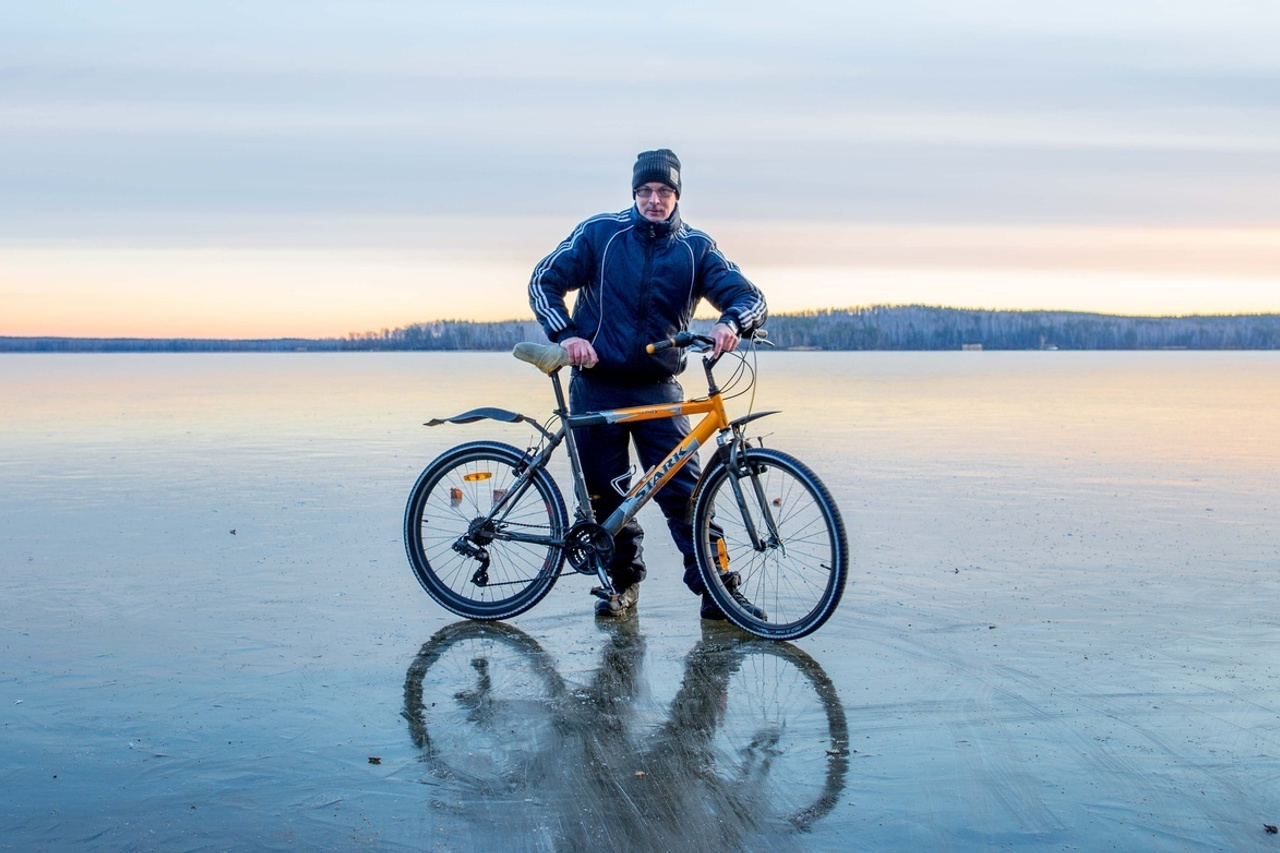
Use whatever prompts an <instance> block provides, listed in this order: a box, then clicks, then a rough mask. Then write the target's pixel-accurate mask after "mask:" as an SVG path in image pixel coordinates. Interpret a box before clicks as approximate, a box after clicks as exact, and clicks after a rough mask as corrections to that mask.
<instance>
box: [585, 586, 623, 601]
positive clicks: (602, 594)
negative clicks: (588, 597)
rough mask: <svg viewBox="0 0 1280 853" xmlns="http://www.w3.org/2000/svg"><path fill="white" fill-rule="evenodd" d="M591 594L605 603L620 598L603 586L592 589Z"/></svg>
mask: <svg viewBox="0 0 1280 853" xmlns="http://www.w3.org/2000/svg"><path fill="white" fill-rule="evenodd" d="M591 594H592V595H594V596H595V597H596V598H599V599H603V600H604V601H608V600H609V599H611V598H617V597H618V594H617V593H616V592H614V591H613V590H612V589H609V588H607V587H603V586H593V587H591Z"/></svg>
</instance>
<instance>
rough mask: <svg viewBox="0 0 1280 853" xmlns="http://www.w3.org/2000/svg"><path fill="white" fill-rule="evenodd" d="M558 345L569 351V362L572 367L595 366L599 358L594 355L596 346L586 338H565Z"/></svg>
mask: <svg viewBox="0 0 1280 853" xmlns="http://www.w3.org/2000/svg"><path fill="white" fill-rule="evenodd" d="M560 346H562V347H564V351H565V352H567V353H569V363H570V364H572V365H573V366H574V367H595V366H596V362H597V361H599V360H600V359H599V358H598V357H597V356H596V348H595V347H593V346H592V345H591V341H589V340H587V339H586V338H565V339H564V340H563V341H561V342H560Z"/></svg>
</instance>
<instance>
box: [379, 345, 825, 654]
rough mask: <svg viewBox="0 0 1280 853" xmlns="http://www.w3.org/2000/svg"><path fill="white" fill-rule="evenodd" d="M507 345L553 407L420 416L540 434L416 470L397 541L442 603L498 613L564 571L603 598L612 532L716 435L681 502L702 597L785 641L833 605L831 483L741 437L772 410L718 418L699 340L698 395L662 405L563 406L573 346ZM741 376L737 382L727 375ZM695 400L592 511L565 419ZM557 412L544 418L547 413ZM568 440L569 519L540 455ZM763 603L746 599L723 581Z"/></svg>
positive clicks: (743, 370)
mask: <svg viewBox="0 0 1280 853" xmlns="http://www.w3.org/2000/svg"><path fill="white" fill-rule="evenodd" d="M765 342H766V338H765V335H764V334H763V333H761V332H757V333H756V334H755V335H753V336H751V337H750V338H748V340H747V346H746V347H743V348H741V349H740V350H739V351H738V352H736V353H734V355H735V356H736V357H737V359H738V368H737V370H736V372H735V373H734V375H733V378H732V379H731V380H730V383H729V386H730V387H729V389H728V390H729V392H733V393H731V398H732V397H736V396H740V395H741V394H745V393H746V392H747V391H749V390H752V389H754V385H755V376H756V371H755V368H754V367H753V366H751V365H750V364H748V362H747V359H746V356H745V352H744V351H746V352H754V351H755V348H756V346H757V345H759V344H761V343H765ZM712 345H713V341H712V340H711V338H708V337H706V336H705V335H697V334H693V333H691V332H680V333H678V334H677V335H675V336H674V337H673V338H670V339H668V340H665V341H658V342H656V343H653V344H650V345H649V347H648V349H649V351H650V352H655V351H657V350H660V349H665V348H668V347H672V346H675V347H682V348H687V349H692V350H694V351H701V352H703V353H705V351H706V349H707V348H709V347H710V346H712ZM513 355H514V356H515V357H516V358H518V359H520V360H521V361H525V362H528V363H530V364H532V365H534V366H536V367H537V368H538V369H540V370H541V371H542V372H543V373H545V374H546V375H547V376H549V377H550V379H551V384H552V388H553V390H554V393H555V401H556V408H555V410H554V412H553V413H552V415H551V417H550V418H549V419H548V421H547V423H546V424H545V425H544V424H542V423H539V422H538V421H536V420H535V419H533V418H530V417H528V416H526V415H522V414H519V413H517V412H512V411H509V410H507V409H500V408H491V407H484V408H479V409H472V410H470V411H467V412H463V413H462V414H459V415H455V416H453V417H450V418H443V419H439V418H437V419H432V420H430V421H428V422H427V424H426V425H427V426H439V425H441V424H446V423H452V424H470V423H474V422H476V421H480V420H486V419H487V420H495V421H499V422H504V423H511V424H516V423H527V424H529V425H530V426H531V427H532V428H533V429H534V430H536V431H537V433H539V436H540V437H535V444H534V445H533V446H531V447H529V448H527V449H526V450H520V449H518V448H516V447H514V446H513V445H510V444H505V443H502V442H496V441H472V442H468V443H466V444H461V445H458V446H457V447H454V448H452V449H450V450H447V451H445V452H444V453H443V454H441V455H440V456H439V457H437V458H436V459H435V461H433V462H432V463H431V464H430V465H428V466H427V467H426V469H424V470H423V472H422V474H421V475H420V476H419V477H418V480H417V482H416V483H415V484H414V486H413V490H412V491H411V492H410V495H409V502H408V505H407V506H406V508H405V515H404V537H405V550H406V552H407V554H408V557H409V563H410V565H411V566H412V567H413V571H414V574H415V575H416V576H417V578H418V582H419V583H420V584H421V585H422V587H423V589H425V590H426V591H427V593H428V594H429V595H430V596H431V597H432V598H433V599H434V600H435V601H436V602H437V603H439V604H440V605H441V606H442V607H444V608H445V609H447V610H449V611H451V612H453V613H456V614H458V615H459V616H465V617H467V618H469V619H477V620H485V621H488V620H497V619H507V618H510V617H512V616H515V615H517V614H520V613H523V612H524V611H526V610H528V609H529V608H531V607H533V606H534V605H535V604H537V603H538V602H539V601H541V600H542V599H543V597H544V596H546V594H547V593H548V592H550V591H551V587H552V586H553V585H554V584H555V582H556V581H557V580H558V579H559V578H560V577H561V576H562V574H571V573H572V572H563V571H562V570H563V568H564V564H565V562H566V561H567V562H568V563H569V565H570V567H571V568H572V569H573V571H574V572H577V573H580V574H586V575H595V576H596V577H597V578H598V579H599V581H600V586H598V587H595V588H593V589H592V592H593V593H594V594H595V595H597V596H600V597H601V598H606V599H607V598H609V597H611V596H614V595H616V593H615V591H614V589H613V587H612V585H611V584H610V581H609V576H608V573H607V570H608V567H609V563H610V560H611V558H612V555H613V537H614V535H615V534H616V533H617V532H618V530H620V529H621V528H622V527H623V525H625V524H626V523H627V522H628V521H630V520H631V519H632V518H634V517H635V515H636V513H638V512H639V511H640V509H641V508H642V507H643V506H644V505H645V504H646V503H647V502H648V501H649V500H650V499H651V498H652V497H653V496H654V494H655V493H656V492H657V491H658V490H659V489H661V488H662V487H663V486H664V485H665V484H666V483H667V481H668V480H669V479H670V478H671V476H672V475H673V474H674V473H675V472H676V471H677V470H678V469H679V468H680V467H681V466H683V465H684V464H685V463H687V462H688V461H689V459H691V458H693V456H694V454H695V453H697V452H698V450H699V448H701V447H705V446H708V445H709V443H710V442H711V439H712V438H714V439H715V444H716V450H715V454H714V456H713V458H712V459H711V460H710V462H709V464H708V465H707V466H706V468H705V470H704V471H703V473H702V476H701V479H700V480H699V482H698V484H697V487H696V488H695V490H694V493H693V497H692V498H691V501H690V504H691V506H692V521H693V531H694V545H695V550H696V557H697V563H698V570H699V572H700V574H701V575H702V578H703V581H704V583H705V584H706V587H707V591H708V593H709V594H710V595H711V598H712V600H714V601H715V603H716V604H717V605H719V607H720V609H721V610H722V611H724V614H725V616H726V617H727V618H728V619H729V621H730V622H732V623H733V624H735V625H737V626H738V627H739V628H742V629H743V630H745V631H748V632H750V633H752V634H755V635H756V636H759V637H765V638H768V639H773V640H794V639H797V638H799V637H803V636H806V635H807V634H810V633H812V632H813V631H815V630H817V629H818V628H819V627H820V626H821V625H822V624H823V623H824V622H826V621H827V619H828V618H830V616H831V614H832V613H834V612H835V609H836V606H837V605H838V604H839V603H840V598H841V596H842V595H843V593H844V586H845V581H846V578H847V575H848V563H849V548H848V542H847V539H846V536H845V529H844V522H843V520H842V519H841V516H840V511H839V509H838V508H837V506H836V503H835V501H834V500H832V498H831V494H830V492H829V491H828V490H827V487H826V486H825V485H823V483H822V481H821V480H820V479H819V478H818V476H817V475H816V474H814V473H813V471H812V470H810V469H809V468H808V467H807V466H806V465H805V464H804V463H802V462H800V461H799V460H798V459H796V458H795V457H793V456H791V455H789V454H786V453H783V452H781V451H778V450H774V449H772V448H766V447H763V446H762V441H761V439H759V438H754V439H749V438H748V437H747V433H746V427H747V425H748V424H750V423H752V422H754V421H755V420H757V419H759V418H762V417H766V416H768V415H771V414H776V411H762V412H748V413H747V414H746V415H743V416H742V417H739V418H735V419H733V420H729V418H728V415H727V414H726V412H725V408H724V400H725V393H726V392H725V391H722V390H721V389H720V387H719V386H718V385H717V384H716V379H715V376H714V375H713V373H712V370H713V368H714V367H715V366H716V364H717V363H718V362H719V361H720V358H719V357H712V356H709V355H705V354H704V355H703V357H702V366H703V370H704V372H705V374H706V379H707V395H706V396H705V397H699V398H696V399H686V400H684V401H683V402H679V403H673V404H669V405H658V406H632V407H626V408H619V409H612V410H607V411H597V412H579V413H570V412H569V408H568V406H567V405H566V401H565V394H564V388H563V386H562V384H561V381H560V375H559V371H560V369H561V368H563V367H565V366H567V364H568V354H567V353H566V352H565V351H564V349H563V348H562V347H560V346H558V345H555V344H551V345H542V344H534V343H521V344H517V345H516V347H515V349H514V351H513ZM743 381H745V382H746V383H747V384H746V387H745V388H744V389H741V390H736V389H737V387H738V386H739V385H740V384H741V383H742V382H743ZM682 414H683V415H703V416H704V417H703V418H702V419H701V420H700V421H699V422H698V423H696V424H694V425H693V428H692V429H691V430H690V432H689V434H688V435H687V436H686V437H685V438H684V439H683V440H682V441H681V442H680V443H679V444H678V445H677V446H676V447H674V448H673V449H672V450H671V452H670V454H668V455H667V457H666V458H665V459H663V460H662V461H661V462H659V463H658V464H657V465H655V466H654V467H653V468H651V469H650V470H649V471H647V472H646V473H645V474H644V475H643V476H642V477H641V478H640V479H639V481H638V482H637V483H635V484H634V485H633V486H632V487H631V489H630V490H629V491H628V492H627V494H626V495H625V497H624V499H623V501H622V504H621V505H620V506H619V507H618V509H617V510H616V511H614V512H613V513H612V514H611V515H610V516H609V517H608V518H606V519H604V520H602V521H597V519H596V518H595V516H594V514H593V512H592V509H591V501H590V500H589V497H588V492H587V487H586V484H585V481H584V479H583V473H582V465H581V462H580V460H579V456H578V449H577V445H576V443H575V442H574V436H573V429H574V428H575V427H583V426H590V425H594V424H603V423H625V422H632V421H640V420H647V419H655V418H672V417H676V416H678V415H682ZM557 421H558V422H559V427H558V428H557V429H556V430H555V431H554V432H553V431H552V430H551V427H552V426H553V425H554V424H555V423H556V422H557ZM562 444H563V445H565V447H566V450H567V454H568V459H569V467H570V471H571V476H572V480H573V494H574V497H575V499H576V507H575V509H574V516H573V518H574V520H573V522H572V523H570V521H569V516H568V513H567V512H566V510H565V503H564V497H563V495H562V493H561V491H560V487H559V486H558V485H557V483H556V481H555V479H554V478H553V477H552V476H551V474H550V473H549V472H548V470H547V465H548V463H549V461H550V460H551V458H552V456H553V454H554V453H555V452H556V450H557V449H558V448H559V447H560V446H561V445H562ZM735 587H736V589H737V591H739V593H740V594H741V595H745V596H746V598H748V599H750V600H751V601H753V602H755V603H756V604H758V605H760V606H761V607H763V608H764V611H765V614H766V615H765V617H764V618H761V617H760V616H758V615H756V614H753V613H751V612H748V611H747V610H746V609H744V608H743V606H742V605H741V604H739V603H738V601H737V598H736V597H735V596H734V595H733V594H732V591H733V590H734V589H735Z"/></svg>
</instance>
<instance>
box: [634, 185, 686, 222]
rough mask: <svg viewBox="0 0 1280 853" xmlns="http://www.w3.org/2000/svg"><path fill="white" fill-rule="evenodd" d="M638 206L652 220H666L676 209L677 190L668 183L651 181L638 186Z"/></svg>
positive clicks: (642, 214) (643, 214) (641, 212)
mask: <svg viewBox="0 0 1280 853" xmlns="http://www.w3.org/2000/svg"><path fill="white" fill-rule="evenodd" d="M636 208H637V209H638V210H639V211H640V215H641V216H643V217H644V218H645V219H647V220H649V221H650V222H666V221H667V220H668V219H670V218H671V212H672V211H673V210H675V209H676V191H675V190H673V189H671V187H669V186H667V185H666V184H663V183H660V182H658V181H650V182H649V183H647V184H645V185H644V186H642V187H637V188H636Z"/></svg>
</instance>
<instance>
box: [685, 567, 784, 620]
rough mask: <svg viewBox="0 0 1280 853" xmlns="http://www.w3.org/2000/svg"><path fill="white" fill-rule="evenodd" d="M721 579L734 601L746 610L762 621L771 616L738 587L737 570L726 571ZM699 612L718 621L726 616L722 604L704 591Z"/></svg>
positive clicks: (704, 616)
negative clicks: (721, 607)
mask: <svg viewBox="0 0 1280 853" xmlns="http://www.w3.org/2000/svg"><path fill="white" fill-rule="evenodd" d="M720 579H721V581H723V583H724V588H725V591H726V592H728V593H729V596H730V597H731V598H732V599H733V600H734V601H736V602H738V604H739V605H740V606H741V607H742V609H743V610H744V611H746V612H747V613H748V614H750V615H751V616H753V617H755V618H756V619H759V620H761V621H764V620H766V619H768V618H769V617H768V615H767V614H766V613H765V612H764V608H763V607H756V606H755V605H754V604H752V603H751V602H750V601H749V600H748V599H747V597H746V596H745V595H743V594H742V591H741V590H740V589H738V583H739V581H738V573H737V572H724V573H723V574H721V576H720ZM699 613H700V615H701V616H702V618H703V619H714V620H717V621H718V620H721V619H724V618H725V615H724V611H723V610H721V609H720V605H718V604H716V602H715V600H714V599H713V598H712V597H711V594H710V593H708V592H704V593H702V608H701V610H700V611H699Z"/></svg>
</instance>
